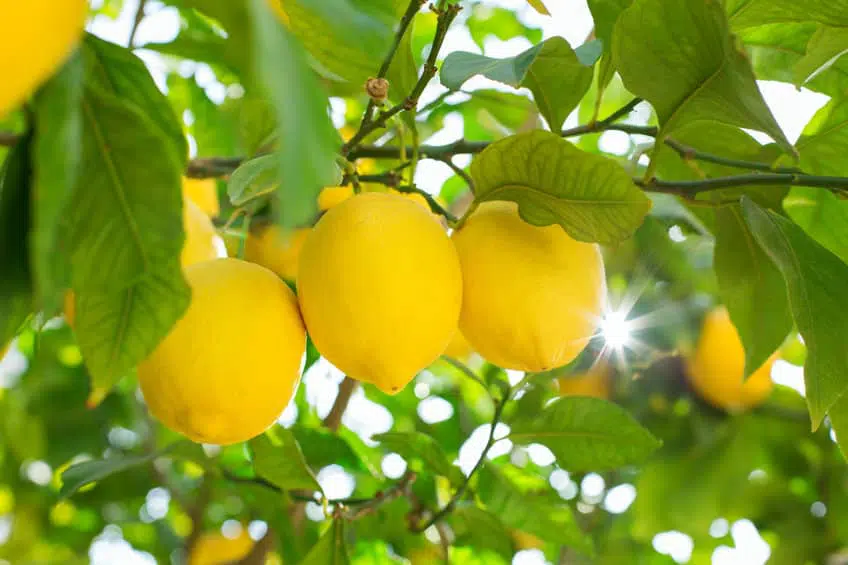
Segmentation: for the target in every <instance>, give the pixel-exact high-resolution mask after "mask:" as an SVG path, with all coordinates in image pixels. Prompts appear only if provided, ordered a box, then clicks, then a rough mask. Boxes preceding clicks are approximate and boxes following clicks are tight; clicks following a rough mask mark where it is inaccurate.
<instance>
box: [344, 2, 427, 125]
mask: <svg viewBox="0 0 848 565" xmlns="http://www.w3.org/2000/svg"><path fill="white" fill-rule="evenodd" d="M423 4H424V0H410V1H409V6H407V7H406V12H404V14H403V17H402V18H401V19H400V24H399V25H398V30H397V33H395V38H394V41H392V45H391V47H390V48H389V52H388V53H387V54H386V57H385V59H383V63H382V64H381V65H380V69H379V70H378V71H377V77H376V78H378V79H380V78H386V75H387V74H388V72H389V68H390V67H391V66H392V60H393V59H394V58H395V54H396V53H397V49H398V47H399V46H400V43H401V41H402V40H403V36H404V35H406V30H407V29H409V25H410V24H411V23H412V20H413V19H414V18H415V15H416V14H417V13H418V11H419V10H421V6H422V5H423ZM376 106H377V103H376V102H375V101H374V99H373V98H371V99H370V100H368V106H367V107H366V108H365V113H364V114H363V115H362V122H360V124H359V129H360V130H361V129H362V128H364V127H365V126H367V125H368V124H369V123H370V122H371V117H372V115H373V114H374V108H375V107H376Z"/></svg>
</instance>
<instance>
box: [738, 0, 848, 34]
mask: <svg viewBox="0 0 848 565" xmlns="http://www.w3.org/2000/svg"><path fill="white" fill-rule="evenodd" d="M726 2H727V13H728V15H729V17H730V23H731V25H732V26H733V28H734V29H742V28H745V27H753V26H761V25H764V24H774V23H786V22H806V21H816V22H820V23H823V24H827V25H833V26H848V1H846V0H804V2H798V1H796V0H726Z"/></svg>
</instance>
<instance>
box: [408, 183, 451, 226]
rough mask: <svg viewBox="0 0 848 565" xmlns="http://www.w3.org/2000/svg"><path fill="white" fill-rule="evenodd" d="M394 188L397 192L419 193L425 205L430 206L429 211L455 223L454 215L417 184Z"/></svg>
mask: <svg viewBox="0 0 848 565" xmlns="http://www.w3.org/2000/svg"><path fill="white" fill-rule="evenodd" d="M395 190H397V191H398V192H404V193H406V194H420V195H421V196H423V197H424V199H425V200H426V201H427V205H428V206H430V211H431V212H433V213H434V214H439V215H441V216H444V218H445V219H446V220H447V221H448V223H449V224H451V225H453V224H455V223H456V221H457V219H456V216H454V215H453V214H451V213H450V212H448V211H447V210H445V208H444V207H443V206H442V205H441V204H439V202H438V200H436V199H435V198H433V195H432V194H430V193H429V192H427V191H426V190H421V189H420V188H418V187H417V186H414V185H411V184H407V185H403V186H398V187H396V188H395Z"/></svg>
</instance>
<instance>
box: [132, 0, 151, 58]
mask: <svg viewBox="0 0 848 565" xmlns="http://www.w3.org/2000/svg"><path fill="white" fill-rule="evenodd" d="M146 5H147V0H140V1H139V3H138V9H137V10H136V11H135V17H134V18H133V24H132V28H131V29H130V37H129V39H127V47H129V48H130V49H132V46H133V42H134V41H135V34H136V33H137V32H138V26H139V24H141V20H143V19H144V7H145V6H146Z"/></svg>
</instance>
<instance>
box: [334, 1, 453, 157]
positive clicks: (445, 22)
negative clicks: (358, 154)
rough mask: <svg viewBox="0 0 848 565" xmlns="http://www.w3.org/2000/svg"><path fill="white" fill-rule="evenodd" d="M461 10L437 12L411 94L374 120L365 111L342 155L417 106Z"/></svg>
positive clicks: (344, 146) (398, 153) (450, 7)
mask: <svg viewBox="0 0 848 565" xmlns="http://www.w3.org/2000/svg"><path fill="white" fill-rule="evenodd" d="M419 5H420V4H419ZM461 9H462V8H461V7H460V6H459V5H457V4H452V5H450V6H447V7H445V8H444V9H442V10H441V11H439V19H438V21H437V23H436V33H435V36H434V37H433V45H432V47H431V48H430V55H429V56H428V57H427V62H426V63H424V69H423V70H422V71H421V76H420V77H418V82H417V83H416V84H415V87H414V88H413V89H412V92H410V93H409V95H408V96H407V97H406V99H405V100H404V101H403V102H401V103H400V104H397V105H396V106H393V107H392V108H390V109H388V110H386V111H383V112H380V114H379V115H378V116H377V118H376V119H375V120H371V118H370V115H371V114H370V112H368V111H367V110H366V114H365V117H364V118H363V119H362V123H361V124H360V126H359V131H357V132H356V133H355V134H354V136H353V137H351V138H350V139H349V140H348V141H347V143H345V144H344V145H343V146H342V149H341V153H342V155H348V154H349V153H350V152H351V151H352V150H353V149H354V148H355V147H356V146H357V145H359V144H360V143H361V142H362V140H363V139H365V138H366V137H367V136H368V135H369V134H370V133H371V132H373V131H375V130H377V129H379V128H383V127H385V126H386V122H388V121H389V119H391V118H392V117H393V116H395V115H397V114H399V113H401V112H402V111H404V110H407V111H408V110H414V109H415V108H416V107H417V106H418V98H419V97H420V96H421V93H422V92H424V89H425V88H426V87H427V84H428V83H429V82H430V80H431V79H432V78H433V77H434V76H435V75H436V71H437V70H438V68H437V67H436V60H437V59H438V57H439V51H441V49H442V44H443V43H444V41H445V36H446V35H447V32H448V28H450V25H451V23H452V22H453V20H454V18H456V15H457V14H458V13H459V11H460V10H461ZM372 104H373V103H369V105H368V107H369V108H373V105H372ZM411 151H412V149H410V151H408V152H407V153H410V152H411ZM397 155H398V157H399V156H400V155H401V151H400V149H398V152H397Z"/></svg>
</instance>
